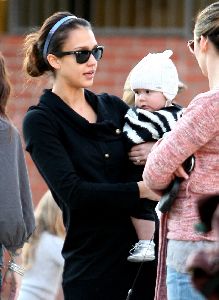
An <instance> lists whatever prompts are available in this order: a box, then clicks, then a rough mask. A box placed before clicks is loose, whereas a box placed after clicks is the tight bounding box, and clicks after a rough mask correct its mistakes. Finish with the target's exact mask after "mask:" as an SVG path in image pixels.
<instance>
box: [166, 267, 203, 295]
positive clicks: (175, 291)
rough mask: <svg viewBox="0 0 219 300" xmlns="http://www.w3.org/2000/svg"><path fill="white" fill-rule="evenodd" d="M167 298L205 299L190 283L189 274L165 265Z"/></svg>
mask: <svg viewBox="0 0 219 300" xmlns="http://www.w3.org/2000/svg"><path fill="white" fill-rule="evenodd" d="M166 284H167V299H168V300H188V299H189V300H205V298H204V296H202V295H201V294H200V293H199V292H198V291H197V290H196V289H195V288H194V287H193V286H192V283H191V278H190V275H189V274H187V273H181V272H177V271H176V270H175V269H174V268H172V267H167V279H166Z"/></svg>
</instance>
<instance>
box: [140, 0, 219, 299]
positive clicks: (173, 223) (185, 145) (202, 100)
mask: <svg viewBox="0 0 219 300" xmlns="http://www.w3.org/2000/svg"><path fill="white" fill-rule="evenodd" d="M188 45H189V48H190V51H191V52H192V53H193V54H194V56H195V58H196V60H197V62H198V64H199V67H200V69H201V71H202V73H203V75H204V76H206V77H207V78H208V81H209V91H207V92H205V93H201V94H199V95H197V96H196V97H195V98H194V99H193V100H192V101H191V103H190V104H189V106H188V107H187V109H186V110H185V112H184V114H183V117H182V118H181V119H180V120H179V121H178V122H177V124H176V126H175V127H174V129H173V130H172V131H171V132H170V133H169V135H168V136H167V137H165V138H164V139H163V140H162V141H161V142H158V144H156V146H155V147H154V148H153V151H152V152H151V153H150V155H149V156H148V159H147V163H146V166H145V169H144V173H143V178H144V182H145V184H146V185H147V186H148V187H150V188H152V189H154V190H164V189H165V188H167V186H168V185H169V184H170V182H171V181H172V179H173V178H174V177H175V176H177V175H178V176H180V177H183V178H184V179H185V180H184V181H182V183H181V184H180V190H179V193H178V195H177V197H176V199H175V202H174V204H173V206H172V207H171V209H170V211H169V212H168V213H165V214H163V215H162V218H161V226H160V253H159V256H160V257H159V266H158V278H157V289H156V297H155V299H157V300H161V299H162V300H165V299H167V298H168V300H184V299H185V300H187V299H190V300H200V299H203V297H202V295H201V294H199V293H198V292H197V291H196V290H195V289H194V288H193V287H192V284H191V279H190V276H189V274H188V273H187V270H186V260H187V257H188V255H189V254H190V252H192V251H194V250H197V249H199V248H201V247H210V246H211V245H212V241H214V240H215V236H214V233H213V232H211V233H210V234H201V233H198V232H196V231H195V229H194V225H195V224H197V223H198V222H199V217H198V213H197V202H198V201H199V199H201V198H203V197H207V196H210V195H215V194H219V71H218V70H219V2H215V3H213V4H211V5H209V6H208V7H207V8H205V9H204V10H203V11H202V12H200V13H199V14H198V16H197V19H196V23H195V28H194V40H192V41H189V44H188ZM192 154H194V156H195V168H194V170H193V171H192V172H191V173H190V174H189V176H188V174H186V173H185V172H183V171H182V167H181V165H182V163H183V162H184V161H185V160H186V159H187V158H188V157H189V156H190V155H192Z"/></svg>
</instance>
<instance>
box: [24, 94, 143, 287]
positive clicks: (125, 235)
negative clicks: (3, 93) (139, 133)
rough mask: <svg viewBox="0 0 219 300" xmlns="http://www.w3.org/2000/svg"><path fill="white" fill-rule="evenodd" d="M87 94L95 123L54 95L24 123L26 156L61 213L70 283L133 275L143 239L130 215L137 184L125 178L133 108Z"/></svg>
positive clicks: (136, 202)
mask: <svg viewBox="0 0 219 300" xmlns="http://www.w3.org/2000/svg"><path fill="white" fill-rule="evenodd" d="M85 96H86V100H87V101H88V102H89V103H90V105H91V106H92V107H93V109H94V110H95V112H96V114H97V122H96V123H89V122H88V121H87V120H86V119H84V118H83V117H81V116H80V115H79V114H77V113H76V112H75V111H74V110H72V109H71V108H70V107H69V106H68V105H67V104H65V102H63V101H62V100H61V99H60V98H59V97H58V96H57V95H55V94H54V93H52V92H51V91H50V90H45V92H44V94H43V95H42V96H41V98H40V102H39V104H38V105H37V106H32V107H30V109H29V110H28V112H27V114H26V116H25V119H24V123H23V134H24V138H25V142H26V150H27V151H28V152H29V153H30V155H31V157H32V159H33V161H34V162H35V164H36V166H37V168H38V170H39V172H40V173H41V175H42V176H43V178H44V179H45V181H46V182H47V184H48V187H49V188H50V189H51V192H52V194H53V196H54V198H55V200H56V201H57V203H58V205H59V206H60V207H61V209H62V210H63V216H64V223H65V226H66V229H67V236H66V240H65V243H64V248H63V256H64V258H65V268H64V278H63V279H64V283H65V282H66V283H67V282H70V281H72V280H74V279H76V278H77V279H82V280H87V279H95V278H99V277H102V278H104V277H105V278H107V277H112V275H113V274H115V273H116V274H117V275H118V276H122V275H121V274H124V273H126V275H127V272H129V271H131V268H132V271H133V270H134V269H133V267H130V264H131V263H129V262H127V256H128V253H129V250H130V248H131V247H132V245H133V244H134V243H135V242H136V239H137V237H136V233H135V230H134V228H133V226H132V224H131V221H130V215H131V214H132V212H133V211H135V210H136V208H137V207H138V205H139V204H140V203H141V201H142V200H140V199H139V190H138V186H137V183H135V182H128V180H127V172H128V166H129V164H130V162H129V160H128V156H127V151H126V149H125V146H124V143H123V134H122V128H123V125H124V115H125V113H126V112H127V110H128V108H129V107H128V106H127V105H126V104H125V103H124V102H123V101H122V100H120V99H119V98H117V97H115V96H111V95H108V94H101V95H95V94H93V93H92V92H90V91H88V90H85ZM132 271H131V272H132Z"/></svg>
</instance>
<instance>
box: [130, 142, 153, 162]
mask: <svg viewBox="0 0 219 300" xmlns="http://www.w3.org/2000/svg"><path fill="white" fill-rule="evenodd" d="M154 144H155V142H147V143H142V144H138V145H135V146H133V147H132V148H131V150H130V151H129V153H128V155H129V159H130V160H131V161H132V162H133V164H135V165H145V163H146V160H147V157H148V154H149V153H150V152H151V148H152V147H153V146H154Z"/></svg>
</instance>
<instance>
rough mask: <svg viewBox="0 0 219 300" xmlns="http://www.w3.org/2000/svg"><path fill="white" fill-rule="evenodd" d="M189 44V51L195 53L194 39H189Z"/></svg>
mask: <svg viewBox="0 0 219 300" xmlns="http://www.w3.org/2000/svg"><path fill="white" fill-rule="evenodd" d="M187 46H188V48H189V51H190V52H191V53H192V54H194V40H189V41H188V42H187Z"/></svg>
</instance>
